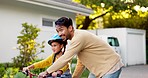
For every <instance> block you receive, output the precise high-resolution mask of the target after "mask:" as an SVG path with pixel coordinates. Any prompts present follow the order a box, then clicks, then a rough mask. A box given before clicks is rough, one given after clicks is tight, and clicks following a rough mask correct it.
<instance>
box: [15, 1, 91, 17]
mask: <svg viewBox="0 0 148 78" xmlns="http://www.w3.org/2000/svg"><path fill="white" fill-rule="evenodd" d="M17 1H21V2H26V3H30V4H35V5H39V6H44V7H49V8H54V9H59V10H65V11H68V12H73V13H80V14H83V15H87V16H88V15H90V14H91V13H93V11H92V10H90V9H84V8H80V7H76V6H72V5H67V4H63V3H59V2H55V1H52V0H17Z"/></svg>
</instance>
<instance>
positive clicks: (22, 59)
mask: <svg viewBox="0 0 148 78" xmlns="http://www.w3.org/2000/svg"><path fill="white" fill-rule="evenodd" d="M22 27H23V29H22V31H21V32H20V34H21V36H18V37H17V38H18V40H17V44H18V45H19V46H18V47H17V49H18V50H20V55H18V56H16V57H14V58H13V62H14V64H15V66H16V67H20V68H21V67H23V66H27V65H28V64H29V63H30V62H32V61H33V60H35V58H36V53H37V51H38V48H40V50H41V51H40V52H44V50H43V48H44V41H43V42H42V44H39V43H37V42H36V38H37V37H38V33H39V32H40V29H39V28H37V27H36V26H34V25H28V24H27V23H23V24H22Z"/></svg>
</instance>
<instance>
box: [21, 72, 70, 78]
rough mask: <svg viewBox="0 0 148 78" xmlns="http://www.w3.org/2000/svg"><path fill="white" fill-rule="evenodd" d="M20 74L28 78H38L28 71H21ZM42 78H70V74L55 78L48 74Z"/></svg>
mask: <svg viewBox="0 0 148 78" xmlns="http://www.w3.org/2000/svg"><path fill="white" fill-rule="evenodd" d="M22 73H23V74H25V75H26V76H29V78H33V77H34V76H35V77H36V78H39V77H38V75H36V74H33V73H31V72H30V71H29V70H27V71H22ZM43 78H72V76H71V74H62V75H60V74H58V75H57V76H56V77H53V76H52V75H51V74H48V75H47V76H45V77H43Z"/></svg>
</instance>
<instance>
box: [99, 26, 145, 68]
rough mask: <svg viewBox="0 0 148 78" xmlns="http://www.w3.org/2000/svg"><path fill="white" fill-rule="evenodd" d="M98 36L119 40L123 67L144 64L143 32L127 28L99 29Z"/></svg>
mask: <svg viewBox="0 0 148 78" xmlns="http://www.w3.org/2000/svg"><path fill="white" fill-rule="evenodd" d="M97 32H98V36H99V35H110V36H115V37H117V38H118V40H119V44H120V48H121V57H122V60H123V63H124V64H125V66H127V65H136V64H146V51H145V50H146V49H145V47H146V46H145V30H138V29H129V28H110V29H99V30H98V31H97Z"/></svg>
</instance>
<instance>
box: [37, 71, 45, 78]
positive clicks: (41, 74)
mask: <svg viewBox="0 0 148 78" xmlns="http://www.w3.org/2000/svg"><path fill="white" fill-rule="evenodd" d="M46 75H47V72H46V71H45V72H41V73H40V74H39V75H38V78H44V77H45V76H46Z"/></svg>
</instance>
